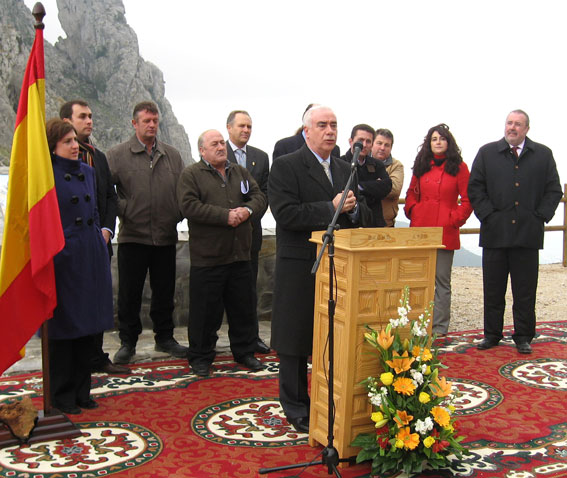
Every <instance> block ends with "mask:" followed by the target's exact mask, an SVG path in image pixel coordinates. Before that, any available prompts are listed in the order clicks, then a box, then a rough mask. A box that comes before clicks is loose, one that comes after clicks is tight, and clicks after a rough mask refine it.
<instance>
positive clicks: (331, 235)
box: [258, 143, 362, 478]
mask: <svg viewBox="0 0 567 478" xmlns="http://www.w3.org/2000/svg"><path fill="white" fill-rule="evenodd" d="M361 150H362V145H361V144H360V143H355V144H354V155H353V158H352V162H351V165H350V176H349V178H348V181H347V183H346V186H345V188H344V190H343V195H342V196H341V200H340V201H339V205H338V206H337V209H336V210H335V214H334V216H333V219H332V220H331V222H330V223H329V225H328V226H327V230H326V231H325V234H323V244H322V245H321V249H320V251H319V254H318V255H317V259H316V260H315V263H314V264H313V268H312V269H311V274H316V273H317V269H319V265H320V264H321V259H322V258H323V253H324V252H325V249H326V248H327V246H328V249H329V250H328V257H329V299H328V307H327V310H328V315H329V332H328V334H329V336H328V340H329V378H328V388H327V390H328V395H327V396H328V405H327V424H328V427H327V440H328V441H327V446H326V447H325V448H323V450H322V452H321V456H322V458H321V460H319V461H312V462H306V463H297V464H295V465H287V466H279V467H274V468H260V469H259V470H258V473H260V474H261V475H263V474H265V473H272V472H274V471H282V470H291V469H293V468H307V467H310V466H315V465H325V466H326V467H327V472H328V474H329V475H332V474H333V473H334V474H335V476H336V477H337V478H341V474H340V472H339V469H338V467H337V465H338V464H339V463H353V460H354V458H339V452H338V450H337V449H336V448H335V446H334V443H333V441H334V433H335V432H334V428H335V402H334V371H335V370H334V363H335V298H334V292H333V290H334V289H333V278H334V275H335V260H334V258H335V231H336V230H338V229H339V228H340V226H339V225H338V224H337V221H338V219H339V215H340V214H341V210H342V208H343V206H344V203H345V201H346V198H347V194H348V192H349V190H350V187H351V185H352V182H353V180H354V175H355V173H356V163H357V161H358V156H359V155H360V151H361Z"/></svg>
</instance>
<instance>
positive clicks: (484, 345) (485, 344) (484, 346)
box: [476, 339, 500, 350]
mask: <svg viewBox="0 0 567 478" xmlns="http://www.w3.org/2000/svg"><path fill="white" fill-rule="evenodd" d="M499 342H500V340H490V339H482V342H480V343H479V344H477V346H476V348H477V349H479V350H488V349H491V348H492V347H496V346H497V345H498V343H499Z"/></svg>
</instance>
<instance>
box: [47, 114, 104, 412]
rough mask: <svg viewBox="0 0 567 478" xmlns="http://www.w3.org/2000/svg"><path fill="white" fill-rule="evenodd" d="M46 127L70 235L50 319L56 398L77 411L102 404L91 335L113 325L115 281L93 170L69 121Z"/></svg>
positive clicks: (58, 265) (59, 261)
mask: <svg viewBox="0 0 567 478" xmlns="http://www.w3.org/2000/svg"><path fill="white" fill-rule="evenodd" d="M46 130H47V142H48V145H49V150H50V151H51V158H52V164H53V175H54V178H55V189H56V192H57V200H58V202H59V212H60V214H61V224H62V226H63V234H64V236H65V247H64V248H63V250H62V251H61V252H60V253H59V254H57V255H56V256H55V258H54V266H55V284H56V289H57V307H56V308H55V310H54V312H53V318H52V319H51V320H49V322H48V323H47V324H48V336H49V374H50V378H51V400H52V404H53V406H54V407H56V408H58V409H60V410H61V411H62V412H64V413H71V414H78V413H81V408H86V409H92V408H96V407H97V406H98V404H97V403H96V402H95V401H94V400H93V399H92V398H91V397H90V389H91V373H90V362H89V358H90V353H89V352H90V348H91V347H92V338H91V337H90V336H91V335H93V334H96V333H99V332H102V331H104V330H106V329H110V328H112V326H113V312H112V282H111V277H110V266H109V262H108V252H107V250H106V244H105V241H104V238H103V236H102V233H101V230H100V227H99V218H98V211H97V208H96V186H95V173H94V170H93V169H92V168H91V167H90V166H87V165H86V164H84V163H83V162H82V161H80V160H79V159H78V157H79V156H78V155H79V144H78V142H77V137H76V132H75V129H74V128H73V126H72V125H71V124H70V123H67V122H65V121H62V120H59V119H52V120H49V121H48V123H47V125H46ZM79 407H81V408H79Z"/></svg>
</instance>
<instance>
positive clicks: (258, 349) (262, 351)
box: [256, 339, 272, 354]
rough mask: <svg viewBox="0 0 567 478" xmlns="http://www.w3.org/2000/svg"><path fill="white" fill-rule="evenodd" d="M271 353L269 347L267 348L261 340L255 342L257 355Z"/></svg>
mask: <svg viewBox="0 0 567 478" xmlns="http://www.w3.org/2000/svg"><path fill="white" fill-rule="evenodd" d="M271 351H272V349H271V348H270V347H268V346H267V345H266V344H265V343H264V341H263V340H262V339H258V340H257V341H256V352H257V353H259V354H269V353H270V352H271Z"/></svg>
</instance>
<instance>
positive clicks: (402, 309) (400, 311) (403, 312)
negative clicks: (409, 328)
mask: <svg viewBox="0 0 567 478" xmlns="http://www.w3.org/2000/svg"><path fill="white" fill-rule="evenodd" d="M398 315H399V316H400V317H405V316H406V315H408V311H407V309H406V308H405V307H398Z"/></svg>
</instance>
